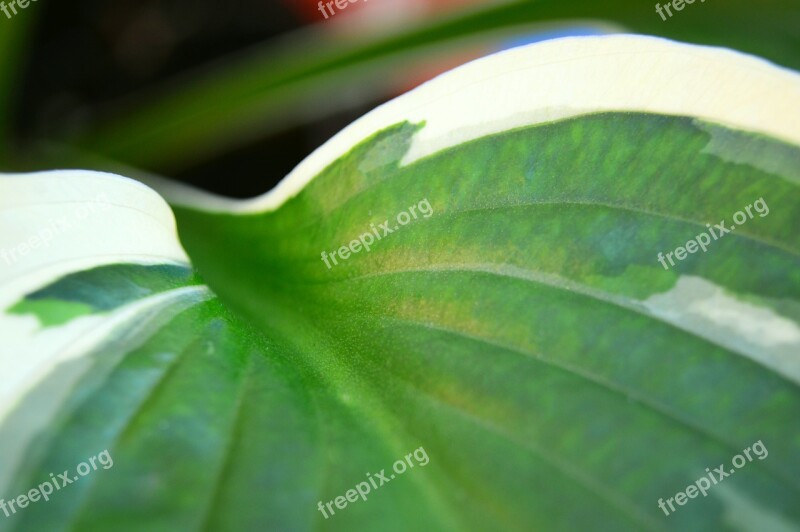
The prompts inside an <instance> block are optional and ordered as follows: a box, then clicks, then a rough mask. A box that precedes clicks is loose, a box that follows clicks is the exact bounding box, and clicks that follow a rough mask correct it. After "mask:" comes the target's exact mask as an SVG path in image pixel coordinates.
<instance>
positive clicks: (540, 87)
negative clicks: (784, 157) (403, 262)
mask: <svg viewBox="0 0 800 532" xmlns="http://www.w3.org/2000/svg"><path fill="white" fill-rule="evenodd" d="M475 102H481V105H475ZM798 103H800V74H798V73H797V72H794V71H792V70H789V69H786V68H782V67H778V66H776V65H774V64H772V63H770V62H768V61H766V60H763V59H760V58H757V57H754V56H751V55H747V54H743V53H740V52H736V51H733V50H728V49H725V48H716V47H710V46H698V45H691V44H684V43H679V42H675V41H671V40H669V39H663V38H659V37H649V36H641V35H606V36H591V37H565V38H561V39H553V40H549V41H544V42H541V43H536V44H531V45H528V46H522V47H518V48H513V49H510V50H505V51H502V52H499V53H496V54H492V55H489V56H487V57H484V58H481V59H478V60H475V61H472V62H470V63H467V64H465V65H463V66H460V67H458V68H456V69H454V70H451V71H449V72H446V73H444V74H442V75H440V76H438V77H436V78H434V79H433V80H431V81H429V82H427V83H425V84H423V85H421V86H419V87H417V88H416V89H414V90H412V91H410V92H408V93H406V94H404V95H402V96H400V97H398V98H395V99H394V100H392V101H390V102H388V103H386V104H384V105H381V106H380V107H378V108H376V109H374V110H373V111H371V112H370V113H368V114H366V115H365V116H363V117H362V118H360V119H359V120H356V121H355V122H353V123H352V124H351V125H350V126H348V127H346V128H345V129H343V130H342V131H341V132H339V133H338V134H337V135H335V136H334V137H332V138H331V139H330V140H329V141H328V142H326V143H325V144H323V145H322V146H321V147H320V148H318V149H317V150H316V151H314V153H312V154H311V155H310V156H309V157H307V158H306V159H304V160H303V161H302V162H301V163H300V164H299V165H298V166H297V167H296V168H295V169H294V170H292V172H290V173H289V175H288V176H287V177H286V178H285V179H284V180H283V181H281V182H280V183H279V184H278V185H277V186H276V187H275V188H274V189H272V190H270V191H269V192H267V193H266V194H263V195H261V196H258V197H256V198H252V199H249V200H232V199H228V198H223V197H220V196H216V195H214V194H209V193H207V192H204V191H201V190H199V189H195V188H193V187H189V186H186V185H183V184H180V183H174V182H170V181H166V180H163V179H159V178H158V177H154V176H142V177H141V179H142V181H143V182H145V183H147V184H149V185H150V186H152V187H153V188H155V189H156V190H158V191H159V192H160V193H161V194H162V195H163V196H164V197H165V198H166V199H167V200H168V201H169V202H170V203H172V204H175V205H182V206H186V207H191V208H194V209H198V210H203V211H208V212H221V213H255V212H265V211H272V210H275V209H277V208H278V207H280V206H281V205H283V203H285V202H286V201H287V200H289V199H291V198H292V197H294V196H296V195H297V194H298V193H299V192H300V191H301V190H303V188H304V187H305V186H306V185H308V183H309V182H311V180H312V179H314V177H316V176H317V175H318V174H320V173H321V172H322V171H323V170H324V169H325V168H326V167H327V166H329V165H330V164H331V163H333V162H334V161H335V160H336V159H338V158H339V157H341V156H342V155H344V154H345V153H347V152H348V151H349V150H350V149H351V148H352V147H353V146H354V145H355V144H356V143H358V142H360V141H362V140H364V139H366V138H368V137H369V136H370V135H372V134H374V133H376V132H377V131H380V130H381V129H384V128H386V127H388V126H390V125H392V124H396V123H398V122H403V121H409V122H412V123H420V122H423V121H424V122H425V127H424V128H422V130H421V131H418V132H417V133H416V134H415V135H414V137H413V140H412V144H411V147H410V150H409V152H408V153H407V154H406V156H405V158H404V159H403V164H406V165H408V164H411V163H413V162H414V161H417V160H420V159H422V158H424V157H427V156H430V155H432V154H434V153H436V152H438V151H441V150H444V149H447V148H450V147H452V146H456V145H459V144H462V143H464V142H467V141H469V140H474V139H476V138H479V137H482V136H486V135H490V134H493V133H499V132H502V131H507V130H509V129H513V128H516V127H521V126H531V125H536V124H544V123H547V122H552V121H556V120H562V119H566V118H570V117H575V116H580V115H584V114H588V113H599V112H611V111H629V112H649V113H658V114H664V115H673V116H691V117H695V118H697V119H699V120H702V121H706V122H711V123H716V124H720V125H723V126H727V127H730V128H732V129H736V130H741V131H748V132H753V133H761V134H764V135H768V136H770V137H773V138H775V139H779V140H782V141H784V142H787V143H790V144H795V145H800V105H798ZM137 177H138V176H137Z"/></svg>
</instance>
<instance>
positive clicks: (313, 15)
mask: <svg viewBox="0 0 800 532" xmlns="http://www.w3.org/2000/svg"><path fill="white" fill-rule="evenodd" d="M716 4H719V3H718V2H717V3H716ZM736 4H742V2H741V1H739V0H729V2H728V3H727V4H726V6H720V5H714V4H708V5H704V6H703V7H702V8H701V9H692V10H685V11H684V12H683V13H681V14H680V19H676V20H674V21H673V20H671V21H669V22H668V23H665V22H664V21H662V20H661V19H660V18H659V17H658V15H656V14H655V11H654V10H653V3H652V2H650V1H649V0H645V1H641V0H608V1H606V2H603V3H602V5H600V3H598V2H596V1H588V0H574V1H570V2H565V1H564V0H558V1H550V0H540V1H523V2H520V1H512V0H499V1H498V0H357V1H356V2H354V3H347V2H342V1H341V0H340V5H344V6H346V7H344V8H342V9H339V8H337V4H336V3H335V2H334V3H333V6H332V9H333V10H335V14H331V13H330V12H329V11H328V10H327V9H325V11H326V12H325V14H323V13H322V12H321V8H320V5H321V4H320V3H319V2H315V1H312V0H233V1H231V0H226V1H222V0H191V1H190V0H158V1H156V0H135V1H134V0H116V1H114V2H108V1H105V2H104V1H100V0H78V1H73V2H53V1H52V0H39V1H37V2H32V3H31V4H30V5H29V6H28V7H27V8H26V9H24V10H19V11H18V14H17V15H15V16H13V17H12V18H7V17H6V16H3V15H2V14H0V56H2V57H3V59H2V63H0V133H2V138H1V139H0V140H2V143H0V170H2V171H9V170H30V169H44V168H62V167H83V168H97V169H111V170H118V171H121V172H122V173H125V172H124V171H123V169H124V167H117V166H116V165H117V164H119V163H122V164H124V165H129V167H130V168H136V169H140V170H142V171H146V172H151V173H155V174H158V175H163V176H168V177H171V178H176V179H180V180H182V181H184V182H187V183H191V184H194V185H196V186H199V187H201V188H205V189H207V190H210V191H213V192H216V193H219V194H223V195H228V196H233V197H251V196H255V195H258V194H261V193H264V192H265V191H267V190H269V189H270V188H272V186H274V185H275V183H277V182H278V181H279V180H280V179H282V178H283V177H284V176H285V175H286V174H287V173H288V172H289V171H290V170H291V169H292V168H293V167H294V166H295V165H297V164H298V163H299V162H300V161H301V160H302V159H303V158H304V157H306V156H307V155H308V154H310V153H311V152H312V151H313V150H314V149H315V148H317V147H318V146H320V145H321V144H322V143H324V142H325V141H326V140H327V139H329V138H330V137H331V136H332V135H334V134H335V133H337V132H338V131H340V130H341V129H342V128H344V127H345V126H347V125H348V124H349V123H351V122H352V121H353V120H355V119H356V118H358V117H360V116H362V115H363V114H365V113H366V112H368V111H369V110H371V109H373V108H374V107H375V106H377V105H379V104H381V103H382V102H384V101H386V100H388V99H391V98H393V97H395V96H398V95H399V94H402V93H403V92H405V91H407V90H409V89H411V88H413V87H414V86H416V85H418V84H420V83H423V82H424V81H426V80H428V79H430V78H432V77H434V76H436V75H437V74H439V73H441V72H444V71H446V70H449V69H451V68H453V67H455V66H458V65H459V64H462V63H465V62H467V61H470V60H472V59H475V58H478V57H481V56H483V55H486V54H489V53H493V52H496V51H499V50H502V49H504V48H509V47H512V46H518V45H520V44H525V43H528V42H533V41H537V40H542V39H548V38H554V37H560V36H564V35H590V34H602V33H613V32H619V31H631V32H637V33H648V34H656V35H665V36H668V37H672V38H676V39H678V40H687V41H691V42H700V43H708V44H722V45H727V44H730V42H731V35H736V37H735V39H734V40H735V44H736V45H738V47H739V48H740V49H744V50H745V51H752V52H754V53H758V54H760V55H765V56H766V57H770V58H772V59H774V60H776V61H778V62H780V61H782V60H783V58H791V59H786V61H784V63H791V62H792V61H796V59H797V53H796V51H797V50H798V49H800V42H799V41H798V39H799V38H800V37H798V30H797V28H795V27H793V26H792V24H791V20H793V19H792V18H791V17H788V18H787V17H784V16H783V12H784V10H785V7H784V6H785V5H787V2H784V1H782V0H765V3H764V4H763V5H759V10H760V11H759V17H760V20H762V21H766V22H767V23H765V24H763V26H754V25H752V24H749V21H748V20H747V17H741V13H742V12H743V10H742V9H741V7H738V8H737V6H736ZM727 6H730V8H731V9H730V10H727ZM323 9H324V8H323ZM737 13H738V15H734V14H737ZM326 17H327V18H326ZM776 28H777V30H776ZM766 31H769V34H770V35H771V37H772V38H770V39H766V38H764V37H765V35H766ZM790 52H792V53H790ZM790 66H796V65H790ZM128 175H131V174H130V173H128Z"/></svg>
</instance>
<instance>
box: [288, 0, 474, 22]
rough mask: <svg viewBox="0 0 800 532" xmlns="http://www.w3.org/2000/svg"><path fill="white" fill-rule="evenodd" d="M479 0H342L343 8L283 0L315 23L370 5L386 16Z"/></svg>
mask: <svg viewBox="0 0 800 532" xmlns="http://www.w3.org/2000/svg"><path fill="white" fill-rule="evenodd" d="M479 1H480V0H349V1H348V0H344V1H343V0H339V5H346V7H344V8H343V9H339V8H338V7H337V5H336V2H335V1H331V0H326V1H322V2H320V0H283V3H284V4H285V5H287V6H288V7H289V8H290V9H291V10H292V11H294V12H295V13H297V14H298V15H299V16H300V17H301V19H302V20H305V21H307V22H309V23H314V22H325V21H326V20H331V21H332V20H334V19H342V18H345V17H348V18H349V17H352V16H353V14H354V13H358V12H362V11H364V10H367V9H369V8H371V10H372V11H373V13H374V15H373V16H374V17H377V18H384V17H385V15H386V13H387V12H389V11H391V12H393V13H398V12H403V13H405V14H408V15H412V16H419V15H422V16H424V15H429V14H432V13H438V12H441V11H449V10H452V9H456V8H458V7H461V6H464V5H468V4H474V3H477V2H479ZM328 3H331V6H330V8H328V7H327V4H328ZM320 4H322V5H324V6H325V7H324V9H321V8H320ZM329 9H333V10H334V13H335V15H330V10H329ZM323 10H324V11H326V12H327V13H328V18H327V19H326V18H325V15H324V14H323V13H322V11H323ZM364 15H365V13H363V12H362V13H360V16H364ZM367 16H369V15H367ZM402 18H406V17H402Z"/></svg>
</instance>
